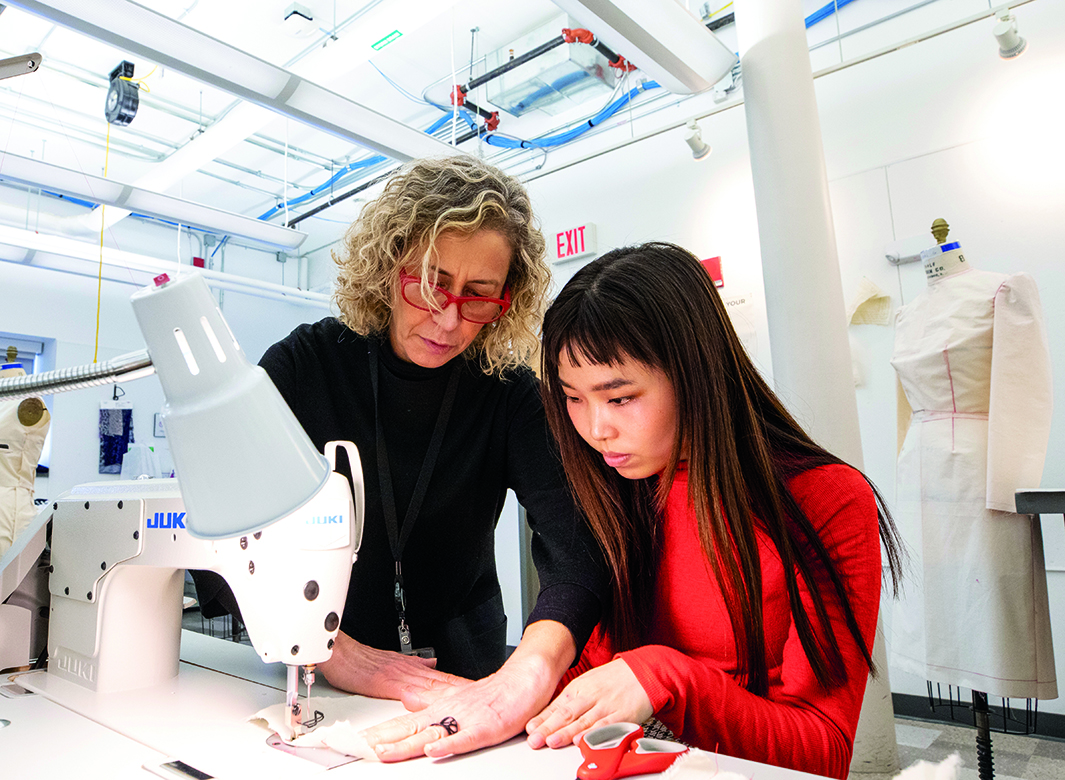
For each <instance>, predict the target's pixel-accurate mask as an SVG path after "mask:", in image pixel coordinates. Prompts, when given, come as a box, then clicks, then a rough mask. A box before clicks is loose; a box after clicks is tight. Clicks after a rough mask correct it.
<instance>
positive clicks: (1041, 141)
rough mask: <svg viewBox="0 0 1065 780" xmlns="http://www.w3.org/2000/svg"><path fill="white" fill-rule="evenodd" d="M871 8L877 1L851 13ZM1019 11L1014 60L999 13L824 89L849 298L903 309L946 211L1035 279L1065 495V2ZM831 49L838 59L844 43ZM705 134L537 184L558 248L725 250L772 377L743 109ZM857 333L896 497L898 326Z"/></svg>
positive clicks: (976, 242) (1052, 524)
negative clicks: (872, 294) (696, 156)
mask: <svg viewBox="0 0 1065 780" xmlns="http://www.w3.org/2000/svg"><path fill="white" fill-rule="evenodd" d="M862 5H868V3H854V4H853V5H852V6H849V8H855V9H857V8H859V7H860V6H862ZM982 8H983V9H986V4H985V5H984V6H983V7H982ZM982 8H981V6H980V4H979V3H976V4H973V3H966V2H963V0H949V1H947V2H943V3H939V4H935V5H933V6H929V7H928V10H927V11H926V12H925V14H926V17H927V18H926V19H925V22H924V24H925V26H924V27H923V28H921V29H930V28H931V27H934V26H936V25H938V24H942V23H944V22H946V21H948V20H949V19H957V18H960V17H961V16H964V15H965V14H968V13H974V12H977V11H980V10H982ZM1015 13H1016V15H1017V17H1018V19H1019V21H1020V25H1021V30H1022V34H1024V35H1025V36H1026V37H1028V39H1029V42H1030V46H1029V51H1028V52H1026V53H1025V54H1024V56H1022V57H1021V58H1020V59H1018V60H1016V61H1013V62H1003V61H1001V60H999V59H998V57H997V47H996V45H995V42H994V39H993V38H992V36H991V27H992V26H993V24H994V21H993V20H992V19H986V20H983V21H981V22H979V23H974V24H971V25H968V26H966V27H963V28H961V29H958V30H955V31H952V32H949V33H946V34H943V35H940V36H938V37H935V38H932V39H930V40H928V41H926V42H923V43H920V44H917V45H914V46H910V47H907V48H904V49H902V50H900V51H897V52H894V53H891V54H888V55H885V56H882V57H879V58H877V59H874V60H870V61H868V62H865V63H862V64H859V65H855V66H853V67H849V68H846V69H843V70H840V71H837V72H835V73H832V74H829V75H826V76H824V77H822V78H819V79H818V80H817V82H816V85H817V96H818V105H819V110H820V114H821V122H822V129H823V135H824V143H825V156H826V164H827V168H828V174H829V179H830V186H831V196H832V205H833V213H834V220H835V228H836V234H837V240H838V247H839V258H840V267H841V275H842V280H843V289H844V295H845V297H846V298H848V299H849V298H850V297H851V296H852V295H853V294H854V292H855V290H856V288H857V286H858V283H859V281H860V280H861V278H862V277H863V276H867V277H868V278H869V279H871V280H872V281H874V282H875V283H876V284H878V285H879V286H880V287H881V288H883V289H884V290H885V291H886V292H887V293H889V294H890V295H891V296H892V304H893V306H899V305H901V304H903V303H905V302H907V301H910V300H912V298H913V297H914V296H915V295H916V294H917V293H918V292H919V291H920V290H921V289H922V287H923V286H924V284H925V282H924V279H923V274H922V270H921V268H920V266H919V265H915V266H905V267H902V268H897V269H896V268H895V267H893V266H891V265H890V264H889V263H888V262H887V261H886V259H885V257H884V248H885V247H886V246H887V245H888V244H890V243H891V242H893V241H895V240H900V239H904V238H909V237H912V236H923V235H928V230H929V227H930V225H931V223H932V220H933V219H935V218H937V217H943V218H945V219H946V220H947V221H948V222H949V223H950V225H951V234H950V235H951V239H952V240H958V241H961V242H962V244H963V246H964V247H965V249H966V257H967V258H968V259H970V260H971V261H972V262H973V263H974V264H975V265H977V266H978V267H980V268H984V269H986V270H990V271H998V272H1004V273H1009V272H1013V271H1018V270H1025V271H1027V272H1029V273H1031V274H1032V275H1033V276H1034V277H1035V279H1036V281H1037V282H1038V284H1039V286H1040V290H1041V295H1042V299H1043V303H1044V309H1045V312H1046V322H1047V328H1048V332H1049V334H1050V338H1051V349H1052V360H1053V363H1054V366H1055V368H1056V375H1057V382H1056V395H1055V398H1056V401H1057V407H1058V409H1059V414H1057V415H1056V416H1055V419H1054V424H1053V429H1052V433H1051V446H1050V452H1049V455H1048V459H1047V465H1046V469H1045V471H1044V478H1043V486H1044V487H1061V486H1063V485H1065V413H1062V412H1061V411H1060V410H1065V374H1063V371H1065V313H1062V309H1061V307H1060V306H1058V305H1057V302H1058V301H1059V300H1061V299H1062V298H1065V269H1063V268H1062V263H1061V247H1062V246H1065V220H1062V218H1061V215H1063V214H1065V152H1063V151H1062V147H1061V141H1060V128H1061V126H1062V124H1063V121H1065V3H1061V2H1056V1H1055V0H1034V2H1031V3H1028V4H1026V5H1024V6H1022V7H1020V8H1018V9H1017V10H1016V11H1015ZM885 27H886V28H891V27H892V25H886V26H885ZM909 29H911V30H912V29H913V28H912V27H911V28H909ZM879 34H880V35H881V37H882V40H879V41H878V40H877V37H876V35H877V30H875V29H874V30H870V31H869V32H867V33H863V34H862V35H861V40H860V41H854V40H850V41H848V42H847V43H846V46H845V48H844V57H849V56H853V55H854V53H856V51H857V47H859V46H860V47H861V50H862V51H868V50H872V49H875V48H876V47H877V46H879V45H883V44H884V43H895V42H897V41H898V40H900V39H901V38H902V37H905V36H903V35H901V34H900V33H899V32H898V31H897V30H894V29H884V30H881V31H880V33H879ZM847 47H850V49H849V50H848V48H847ZM832 48H835V47H832ZM829 56H830V55H829V54H826V53H825V52H824V51H823V50H821V51H820V52H818V53H815V55H814V60H815V67H818V66H821V65H823V64H825V63H823V62H818V60H819V59H825V58H826V57H829ZM832 56H835V57H836V60H837V61H838V51H837V52H836V54H835V55H832ZM691 105H695V103H694V101H693V103H692V104H691ZM688 111H689V113H692V112H693V111H694V109H692V108H690V107H689V109H688ZM701 125H702V128H703V137H704V138H705V139H706V140H708V141H709V142H710V143H711V144H712V145H713V147H714V152H713V154H712V155H711V156H710V157H709V158H708V159H707V160H706V161H704V162H701V163H695V162H693V161H692V160H691V158H690V156H689V154H688V149H687V147H686V146H685V145H684V144H683V142H682V131H681V130H676V131H670V132H666V133H663V134H661V135H657V136H653V137H651V138H648V139H646V140H642V141H638V142H636V143H633V144H631V145H629V146H625V147H623V148H619V149H617V150H615V151H611V152H608V153H605V154H602V155H601V156H598V157H595V158H593V159H590V160H588V161H586V162H581V163H579V164H576V165H573V166H571V167H568V168H565V169H564V170H562V171H559V172H556V173H550V174H548V175H545V176H542V177H541V178H537V179H535V180H533V181H531V182H530V185H529V186H530V191H531V192H532V194H533V198H534V201H535V203H534V205H535V206H536V209H537V211H538V213H539V214H540V217H541V219H542V221H543V227H544V233H545V235H546V236H547V238H548V244H549V245H550V244H551V239H552V236H553V235H554V233H555V232H557V231H559V230H563V229H566V228H569V227H573V226H575V225H580V224H584V223H586V222H592V223H595V224H596V226H597V229H598V238H599V252H600V253H601V252H603V251H606V250H607V249H610V248H612V247H614V246H619V245H624V244H628V243H636V242H640V241H646V240H651V239H657V240H668V241H674V242H676V243H679V244H682V245H684V246H686V247H688V248H689V249H691V250H692V251H693V252H695V254H696V255H698V256H700V257H709V256H712V255H722V256H723V267H724V278H725V287H724V289H723V291H722V292H723V293H724V294H725V295H726V296H727V295H734V294H740V293H746V292H753V293H754V294H755V298H756V300H755V306H754V307H753V315H752V316H753V318H754V320H755V321H754V326H755V332H756V334H757V345H756V348H755V350H754V357H755V359H756V360H757V361H758V363H759V364H760V365H761V366H762V367H763V369H767V368H768V366H769V353H768V344H767V338H768V337H767V331H766V328H765V310H764V301H763V295H762V287H761V267H760V261H759V255H758V238H757V224H756V219H755V213H754V201H753V197H752V195H753V193H752V184H751V176H750V168H749V160H748V155H747V151H746V130H745V125H744V116H743V109H742V108H735V109H730V110H726V111H723V112H721V113H717V114H715V115H713V116H711V117H708V118H705V119H703V120H702V121H701ZM931 243H932V240H931V238H929V244H931ZM583 262H585V260H578V261H574V262H571V263H564V264H561V265H559V266H557V267H556V282H557V283H558V284H561V283H562V282H564V281H565V280H566V279H568V278H569V277H570V276H571V275H572V274H573V272H574V271H575V270H576V268H577V267H579V266H580V265H581V264H583ZM828 316H836V315H835V314H831V313H830V314H829V315H828ZM839 316H842V315H841V314H840V315H839ZM851 335H852V342H854V344H855V347H856V348H855V355H856V358H857V361H858V363H859V365H860V368H861V374H862V378H863V383H862V385H861V386H860V387H858V388H857V394H858V403H859V413H860V419H861V427H862V439H863V449H864V456H865V466H866V470H867V472H868V473H869V475H870V476H871V478H872V479H873V480H874V481H875V482H876V483H877V485H879V486H880V487H881V488H882V490H883V491H884V493H885V494H886V495H887V496H889V497H890V496H892V495H893V494H894V459H895V442H896V434H895V411H894V410H895V379H894V373H893V371H892V369H891V367H890V365H889V363H888V360H889V358H890V354H891V348H892V339H893V333H892V330H891V328H890V327H878V326H873V325H864V326H855V327H852V328H851ZM799 414H800V416H801V410H799ZM1044 533H1045V541H1046V548H1047V563H1048V567H1049V568H1050V569H1051V571H1050V573H1049V575H1048V580H1049V586H1050V591H1051V617H1052V621H1053V623H1054V626H1055V634H1056V638H1057V640H1058V641H1057V643H1056V647H1057V659H1058V667H1059V668H1060V669H1065V633H1063V632H1065V528H1063V527H1062V519H1061V517H1060V516H1057V517H1053V518H1045V519H1044ZM889 616H890V615H889V612H888V614H886V615H885V617H889ZM976 630H978V629H976ZM889 643H890V630H889ZM890 674H891V682H892V687H893V689H894V690H895V691H899V692H904V693H911V694H924V693H925V688H924V681H923V680H920V679H917V678H915V677H913V676H911V675H905V674H903V673H902V672H901V671H899V670H897V669H894V668H893V669H891V671H890ZM1040 709H1041V710H1043V711H1044V712H1057V713H1063V712H1065V705H1063V704H1061V703H1059V702H1058V701H1054V702H1041V703H1040Z"/></svg>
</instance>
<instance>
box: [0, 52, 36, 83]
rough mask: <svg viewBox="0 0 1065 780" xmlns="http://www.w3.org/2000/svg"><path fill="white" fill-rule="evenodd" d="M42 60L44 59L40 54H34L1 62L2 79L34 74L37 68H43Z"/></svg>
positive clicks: (9, 58)
mask: <svg viewBox="0 0 1065 780" xmlns="http://www.w3.org/2000/svg"><path fill="white" fill-rule="evenodd" d="M41 59H43V58H42V57H41V55H40V54H38V53H37V52H33V53H31V54H20V55H19V56H18V57H8V58H7V59H5V60H0V79H9V78H11V77H12V76H21V75H22V74H23V73H33V72H34V71H35V70H37V68H39V67H41Z"/></svg>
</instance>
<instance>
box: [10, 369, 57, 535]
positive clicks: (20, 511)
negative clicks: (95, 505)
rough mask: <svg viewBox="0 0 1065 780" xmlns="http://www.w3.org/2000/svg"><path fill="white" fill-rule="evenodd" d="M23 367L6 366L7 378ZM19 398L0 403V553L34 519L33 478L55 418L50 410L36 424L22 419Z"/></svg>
mask: <svg viewBox="0 0 1065 780" xmlns="http://www.w3.org/2000/svg"><path fill="white" fill-rule="evenodd" d="M25 373H26V372H25V371H23V370H22V369H21V368H10V369H5V370H4V371H3V372H2V376H3V377H4V378H7V377H10V376H23V375H25ZM19 403H20V402H19V401H2V402H0V555H3V554H4V553H5V552H7V549H8V548H9V547H10V546H11V545H12V544H14V542H15V539H16V538H17V537H18V535H19V534H20V533H21V532H22V530H23V529H24V528H25V527H26V526H27V525H28V524H29V522H30V520H32V519H33V517H34V515H36V514H37V511H36V510H35V509H34V507H33V480H34V477H35V476H36V474H37V461H38V460H40V457H41V448H42V447H43V446H44V437H45V434H47V433H48V424H49V422H50V420H51V417H50V416H49V414H48V410H47V409H46V410H45V411H44V413H43V414H42V415H41V419H39V420H38V421H37V422H36V423H35V424H33V425H29V426H27V425H23V424H22V423H21V422H20V421H19V418H18V407H19Z"/></svg>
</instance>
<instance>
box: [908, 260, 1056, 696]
mask: <svg viewBox="0 0 1065 780" xmlns="http://www.w3.org/2000/svg"><path fill="white" fill-rule="evenodd" d="M1049 361H1050V358H1049V351H1048V348H1047V339H1046V331H1045V327H1044V325H1043V317H1042V310H1041V308H1040V304H1039V294H1038V291H1037V289H1036V286H1035V282H1034V281H1033V280H1032V278H1031V277H1030V276H1028V275H1027V274H1015V275H1012V276H1008V277H1007V276H1005V275H1003V274H994V273H988V272H985V271H977V270H972V269H969V270H965V271H963V272H961V273H957V274H954V275H952V276H947V277H944V278H942V279H940V280H938V281H936V282H934V283H933V284H930V285H929V287H928V289H927V290H925V291H924V292H922V293H921V295H919V296H918V297H917V298H916V299H915V300H914V301H913V302H912V303H911V304H909V305H907V306H905V307H903V308H902V309H900V310H899V312H898V314H897V315H896V332H895V353H894V356H893V357H892V361H891V362H892V365H893V366H894V367H895V370H896V372H897V374H898V377H899V381H900V384H901V386H902V390H903V392H904V393H905V396H906V400H907V401H908V403H909V407H910V408H911V409H912V410H913V413H912V418H911V421H910V423H909V427H908V431H907V434H906V438H905V441H904V442H903V445H902V450H901V452H900V453H899V459H898V471H897V480H896V489H897V495H896V503H895V520H896V523H897V524H898V527H899V530H900V532H901V533H902V536H903V539H904V540H905V542H906V544H907V547H908V552H909V554H910V555H911V558H910V567H909V571H908V572H907V576H906V577H905V579H904V582H903V594H902V597H901V598H900V599H899V601H897V602H896V604H895V609H894V617H893V620H892V641H891V656H892V661H893V662H894V663H896V664H898V665H899V666H900V667H901V668H903V669H905V670H906V671H909V672H911V673H914V674H919V675H922V676H924V677H925V678H926V679H928V680H934V681H937V682H941V683H946V684H951V685H958V686H962V687H965V688H970V689H972V690H978V691H984V692H986V693H989V694H992V695H995V696H1004V697H1018V698H1035V699H1053V698H1055V697H1056V696H1057V681H1056V675H1055V671H1054V652H1053V643H1052V640H1051V635H1050V612H1049V606H1048V599H1047V588H1046V571H1045V569H1044V563H1043V540H1042V532H1041V529H1040V527H1039V524H1038V523H1034V522H1033V521H1032V519H1031V518H1030V517H1029V516H1027V515H1018V514H1015V513H1014V511H1013V510H1014V509H1015V504H1014V491H1016V490H1017V489H1019V488H1031V487H1038V486H1039V483H1040V479H1041V477H1042V470H1043V460H1044V458H1045V456H1046V448H1047V441H1048V438H1049V429H1050V414H1051V405H1052V391H1051V375H1050V362H1049Z"/></svg>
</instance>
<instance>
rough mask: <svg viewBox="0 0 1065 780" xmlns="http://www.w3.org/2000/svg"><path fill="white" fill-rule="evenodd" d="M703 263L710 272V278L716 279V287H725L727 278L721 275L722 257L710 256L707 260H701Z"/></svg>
mask: <svg viewBox="0 0 1065 780" xmlns="http://www.w3.org/2000/svg"><path fill="white" fill-rule="evenodd" d="M699 262H700V263H702V264H703V268H705V269H706V272H707V273H708V274H710V278H711V279H713V280H714V287H724V286H725V278H724V277H723V276H722V275H721V257H720V256H719V257H709V258H707V259H706V260H700V261H699Z"/></svg>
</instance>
